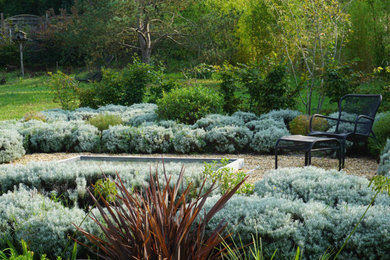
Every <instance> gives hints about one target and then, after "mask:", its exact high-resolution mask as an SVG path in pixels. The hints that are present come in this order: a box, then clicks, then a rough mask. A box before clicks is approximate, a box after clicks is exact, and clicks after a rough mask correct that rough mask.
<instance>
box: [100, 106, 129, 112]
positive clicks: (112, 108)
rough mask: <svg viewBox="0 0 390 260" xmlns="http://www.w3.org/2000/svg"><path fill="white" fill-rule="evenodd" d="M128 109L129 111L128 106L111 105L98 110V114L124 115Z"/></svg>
mask: <svg viewBox="0 0 390 260" xmlns="http://www.w3.org/2000/svg"><path fill="white" fill-rule="evenodd" d="M128 109H129V107H127V106H121V105H113V104H110V105H105V106H102V107H99V108H98V109H97V112H99V113H103V114H104V113H108V112H111V113H124V112H126V111H127V110H128Z"/></svg>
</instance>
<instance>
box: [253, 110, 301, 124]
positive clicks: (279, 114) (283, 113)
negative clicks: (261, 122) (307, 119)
mask: <svg viewBox="0 0 390 260" xmlns="http://www.w3.org/2000/svg"><path fill="white" fill-rule="evenodd" d="M301 114H302V113H301V112H299V111H296V110H290V109H280V110H271V111H270V112H268V113H266V114H262V115H261V116H260V119H266V118H272V119H274V120H276V121H283V122H284V123H285V124H287V125H288V123H289V122H290V121H291V120H293V119H294V118H296V117H297V116H299V115H301Z"/></svg>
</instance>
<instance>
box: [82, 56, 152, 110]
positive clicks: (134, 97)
mask: <svg viewBox="0 0 390 260" xmlns="http://www.w3.org/2000/svg"><path fill="white" fill-rule="evenodd" d="M102 71H103V78H102V80H101V81H100V82H97V83H94V86H93V90H87V91H89V92H87V93H83V94H84V97H85V98H86V97H89V98H87V100H88V99H89V101H88V102H90V103H91V104H96V103H97V104H98V105H107V104H116V105H125V106H130V105H132V104H134V103H141V102H142V99H143V97H144V94H145V92H146V86H147V84H149V83H151V82H153V81H155V80H156V74H157V72H156V71H155V70H154V68H153V67H152V66H151V65H149V64H146V63H142V62H140V61H138V60H134V62H133V63H132V64H128V65H127V66H126V67H125V68H124V69H123V70H121V71H116V70H112V69H103V70H102ZM91 91H94V92H95V96H93V95H92V93H91Z"/></svg>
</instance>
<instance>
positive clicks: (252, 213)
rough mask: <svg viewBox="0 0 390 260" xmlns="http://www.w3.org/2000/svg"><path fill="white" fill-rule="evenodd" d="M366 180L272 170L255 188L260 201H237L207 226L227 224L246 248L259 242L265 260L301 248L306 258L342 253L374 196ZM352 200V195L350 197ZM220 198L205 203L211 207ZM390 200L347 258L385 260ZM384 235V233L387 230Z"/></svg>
mask: <svg viewBox="0 0 390 260" xmlns="http://www.w3.org/2000/svg"><path fill="white" fill-rule="evenodd" d="M367 185H368V181H367V180H366V179H365V178H361V177H356V176H345V174H344V173H340V172H336V171H330V172H328V171H325V170H322V169H317V168H315V167H308V168H304V169H281V170H276V171H272V172H271V173H270V174H269V175H266V176H265V178H264V179H263V180H261V181H259V182H257V183H256V188H255V192H258V193H259V195H261V196H264V197H259V196H251V197H243V196H235V197H233V198H232V200H231V201H230V202H229V203H228V204H227V205H226V206H225V208H224V209H223V210H222V211H221V212H219V213H218V214H216V216H215V218H214V219H213V220H212V222H210V223H209V227H210V228H213V227H215V225H218V223H219V222H220V221H221V220H222V219H224V220H226V221H227V222H228V223H229V226H228V229H229V232H232V233H233V234H234V235H233V236H235V237H236V239H238V234H240V237H241V239H242V243H243V244H244V245H245V244H247V243H250V242H252V237H251V235H252V234H253V235H256V234H258V235H259V237H261V239H262V240H261V242H262V246H263V253H264V255H265V257H271V256H272V254H273V253H274V251H275V250H276V249H277V252H276V257H278V258H283V259H288V258H291V257H294V256H295V252H296V251H295V250H294V249H296V247H297V246H299V248H300V249H301V251H302V257H303V259H316V258H320V257H321V256H322V255H323V254H324V252H329V251H331V250H335V249H339V248H340V246H341V245H342V243H343V242H344V240H345V238H346V237H347V236H348V234H349V233H350V232H351V230H352V229H353V228H354V226H355V224H356V223H357V222H358V220H359V218H360V217H361V216H362V215H363V213H364V212H365V210H366V208H367V206H368V204H369V203H370V201H371V199H372V197H373V196H374V194H375V191H372V190H371V189H369V188H368V187H367ZM350 195H352V196H350ZM215 200H216V198H211V199H210V201H208V202H207V204H208V203H210V205H212V203H213V202H214V201H215ZM389 206H390V199H389V198H388V196H386V195H380V197H379V198H378V199H377V203H375V205H374V206H373V207H372V208H371V209H370V210H369V211H368V212H367V215H366V217H365V218H364V219H363V222H362V223H361V225H360V226H359V228H358V229H357V230H356V232H355V234H354V235H352V237H351V239H350V240H349V241H348V243H347V244H346V247H345V248H344V249H343V251H342V252H341V255H340V257H341V258H343V259H361V258H369V259H382V258H386V257H387V251H388V250H389V249H390V247H389V242H390V238H389V236H388V235H387V233H388V232H387V230H388V229H387V226H388V224H387V222H388V221H389V219H390V207H389ZM383 230H386V231H383Z"/></svg>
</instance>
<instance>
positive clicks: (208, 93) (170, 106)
mask: <svg viewBox="0 0 390 260" xmlns="http://www.w3.org/2000/svg"><path fill="white" fill-rule="evenodd" d="M157 105H158V112H157V113H158V115H159V116H160V117H161V118H163V119H169V120H177V121H179V122H181V123H186V124H193V123H195V122H196V121H197V120H198V119H200V118H202V117H204V116H206V115H207V114H212V113H220V112H222V98H221V96H220V95H219V94H218V92H216V91H213V90H211V89H209V88H206V87H201V86H192V87H182V88H177V89H174V90H172V91H171V92H169V93H164V95H163V97H162V98H161V99H159V100H158V102H157Z"/></svg>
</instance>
